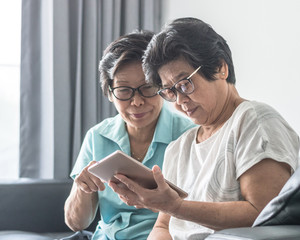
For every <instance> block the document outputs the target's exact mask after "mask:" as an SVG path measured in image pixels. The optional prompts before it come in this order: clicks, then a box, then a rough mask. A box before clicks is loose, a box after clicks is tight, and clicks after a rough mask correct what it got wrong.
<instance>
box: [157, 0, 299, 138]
mask: <svg viewBox="0 0 300 240" xmlns="http://www.w3.org/2000/svg"><path fill="white" fill-rule="evenodd" d="M163 9H164V10H163V16H162V18H163V21H164V22H169V21H170V20H173V19H175V18H178V17H188V16H191V17H197V18H199V19H201V20H203V21H205V22H207V23H209V24H210V25H211V26H212V27H213V28H214V29H215V30H216V31H217V32H218V33H219V34H220V35H222V36H223V37H224V38H225V39H226V40H227V42H228V44H229V46H230V48H231V51H232V55H233V62H234V65H235V71H236V78H237V82H236V87H237V89H238V91H239V93H240V95H241V97H243V98H246V99H249V100H256V101H261V102H265V103H268V104H270V105H271V106H273V107H274V108H275V109H277V110H278V111H279V112H280V113H281V114H282V116H283V117H284V118H285V119H286V120H287V121H288V122H289V123H290V125H291V126H292V127H293V128H294V129H295V130H296V131H297V133H298V134H300V107H299V104H300V14H299V12H300V1H299V0H242V1H241V0H163Z"/></svg>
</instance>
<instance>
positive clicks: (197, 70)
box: [187, 66, 202, 79]
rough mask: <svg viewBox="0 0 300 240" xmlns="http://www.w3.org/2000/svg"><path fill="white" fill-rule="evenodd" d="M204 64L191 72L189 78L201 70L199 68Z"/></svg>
mask: <svg viewBox="0 0 300 240" xmlns="http://www.w3.org/2000/svg"><path fill="white" fill-rule="evenodd" d="M201 67H202V66H199V67H198V68H197V69H196V70H195V71H194V72H192V73H191V75H190V76H188V77H187V78H188V79H190V78H191V77H192V76H193V75H194V74H195V73H196V72H198V71H199V69H200V68H201Z"/></svg>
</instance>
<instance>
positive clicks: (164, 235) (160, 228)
mask: <svg viewBox="0 0 300 240" xmlns="http://www.w3.org/2000/svg"><path fill="white" fill-rule="evenodd" d="M169 222H170V215H167V214H165V213H162V212H160V213H159V214H158V218H157V220H156V223H155V224H154V227H153V229H152V231H151V232H150V234H149V236H148V238H147V240H160V239H161V240H172V237H171V235H170V233H169Z"/></svg>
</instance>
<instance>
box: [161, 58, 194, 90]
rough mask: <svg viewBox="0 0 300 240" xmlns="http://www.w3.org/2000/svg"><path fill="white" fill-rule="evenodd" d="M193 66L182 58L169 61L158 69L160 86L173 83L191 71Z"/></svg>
mask: <svg viewBox="0 0 300 240" xmlns="http://www.w3.org/2000/svg"><path fill="white" fill-rule="evenodd" d="M193 70H194V69H193V67H192V66H191V65H189V64H188V62H187V61H184V60H182V59H179V60H175V61H172V62H169V63H167V64H165V65H163V66H162V67H160V68H159V70H158V75H159V77H160V79H161V83H162V86H169V85H173V84H174V83H176V82H178V81H179V80H181V79H183V78H186V77H187V76H188V75H190V73H191V72H192V71H193Z"/></svg>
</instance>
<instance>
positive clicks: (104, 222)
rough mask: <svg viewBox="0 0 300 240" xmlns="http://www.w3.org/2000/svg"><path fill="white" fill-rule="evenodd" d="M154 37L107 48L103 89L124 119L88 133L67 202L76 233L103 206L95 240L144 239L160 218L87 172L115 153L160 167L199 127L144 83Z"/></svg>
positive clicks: (139, 35) (132, 37) (141, 35)
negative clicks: (183, 138)
mask: <svg viewBox="0 0 300 240" xmlns="http://www.w3.org/2000/svg"><path fill="white" fill-rule="evenodd" d="M152 36H153V33H151V32H148V31H143V32H134V33H131V34H128V35H125V36H122V37H121V38H119V39H117V40H116V41H114V42H112V43H111V44H110V45H109V46H108V47H107V49H106V50H105V52H104V55H103V58H102V60H101V61H100V67H99V69H100V81H101V83H102V90H103V92H104V94H106V95H108V98H109V100H110V101H111V102H112V103H113V104H114V105H115V107H116V109H117V111H118V112H119V114H118V115H117V116H115V117H113V118H108V119H105V120H104V121H102V122H101V123H99V124H98V125H96V126H94V127H93V128H91V129H90V130H89V131H88V132H87V134H86V137H85V139H84V142H83V144H82V147H81V150H80V153H79V156H78V158H77V161H76V163H75V166H74V168H73V170H72V172H71V177H72V178H73V179H74V184H73V187H72V190H71V193H70V195H69V197H68V199H67V200H66V203H65V221H66V224H67V225H68V226H69V227H70V228H71V229H72V230H74V231H79V230H82V229H85V228H86V227H88V226H89V224H90V223H91V222H92V221H93V219H94V218H95V214H96V211H97V208H98V206H99V208H100V215H101V220H100V221H99V224H98V226H97V228H96V230H95V232H94V235H93V237H92V239H97V240H100V239H101V240H104V239H127V240H130V239H135V240H136V239H143V240H144V239H146V238H147V236H148V234H149V232H150V231H151V229H152V228H153V225H154V223H155V221H156V218H157V215H158V214H157V213H154V212H152V211H150V210H148V209H136V208H134V207H130V206H127V205H126V204H124V203H123V202H122V201H121V200H120V199H119V197H118V195H117V194H116V193H114V192H113V191H112V190H111V188H109V187H106V183H103V182H101V180H100V179H99V178H97V177H95V176H93V175H91V174H90V173H89V172H88V171H87V169H88V167H89V166H91V165H92V164H95V163H96V161H100V160H101V159H103V158H104V157H106V156H107V155H109V154H111V153H112V152H114V151H116V150H121V151H123V152H125V153H126V154H128V155H131V156H132V157H133V158H135V159H136V160H137V161H140V162H142V163H143V164H144V165H146V166H147V167H149V168H152V167H153V166H154V165H159V166H161V165H162V163H163V157H164V153H165V149H166V147H167V145H168V144H169V143H170V142H171V141H173V140H175V139H177V138H178V137H179V136H180V135H181V134H182V133H183V132H185V131H186V130H187V129H189V128H191V127H193V126H194V124H193V123H192V122H191V121H190V120H189V119H187V118H185V117H183V116H182V115H179V114H175V113H174V112H172V111H170V110H168V109H167V107H166V106H164V104H163V99H162V98H161V97H160V96H159V95H158V94H157V91H158V89H159V88H158V87H157V86H154V85H152V84H148V83H146V82H145V75H144V72H143V70H142V56H143V54H144V51H145V49H146V47H147V45H148V43H149V41H150V39H151V38H152Z"/></svg>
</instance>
